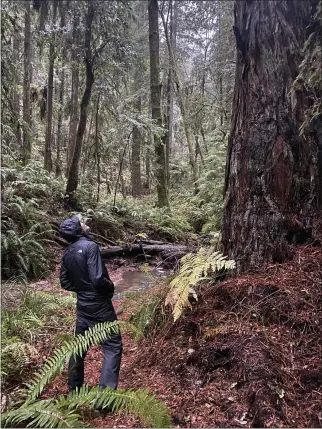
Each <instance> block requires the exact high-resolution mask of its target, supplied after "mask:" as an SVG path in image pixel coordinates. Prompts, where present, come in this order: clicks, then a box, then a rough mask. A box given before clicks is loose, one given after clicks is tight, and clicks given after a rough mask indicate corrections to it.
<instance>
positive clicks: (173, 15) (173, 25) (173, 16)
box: [165, 0, 178, 186]
mask: <svg viewBox="0 0 322 429" xmlns="http://www.w3.org/2000/svg"><path fill="white" fill-rule="evenodd" d="M169 8H170V39H171V46H172V51H173V56H174V57H175V56H176V45H177V19H178V5H177V2H176V1H174V2H173V1H172V0H170V1H169ZM173 87H174V82H173V70H172V64H171V59H170V55H169V70H168V80H167V117H166V123H167V127H166V128H167V130H168V133H167V135H166V143H165V146H166V169H167V182H168V186H169V182H170V154H171V146H172V139H173Z"/></svg>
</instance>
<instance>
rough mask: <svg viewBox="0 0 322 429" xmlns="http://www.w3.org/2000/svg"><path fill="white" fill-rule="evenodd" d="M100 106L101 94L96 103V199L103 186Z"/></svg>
mask: <svg viewBox="0 0 322 429" xmlns="http://www.w3.org/2000/svg"><path fill="white" fill-rule="evenodd" d="M99 106H100V95H99V94H98V97H97V103H96V115H95V155H96V168H97V196H96V201H97V202H98V201H99V199H100V186H101V148H100V141H99V135H98V126H99V125H98V119H99V118H98V112H99Z"/></svg>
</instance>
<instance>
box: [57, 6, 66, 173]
mask: <svg viewBox="0 0 322 429" xmlns="http://www.w3.org/2000/svg"><path fill="white" fill-rule="evenodd" d="M64 27H65V5H64V3H60V28H61V30H62V31H63V29H64ZM61 55H62V64H61V71H60V87H59V91H58V103H59V108H58V117H57V139H56V147H57V157H56V177H59V176H61V173H62V168H61V161H62V159H61V149H62V147H63V145H62V139H63V132H62V125H63V109H64V98H65V67H64V66H65V55H66V44H65V43H64V41H63V48H62V54H61Z"/></svg>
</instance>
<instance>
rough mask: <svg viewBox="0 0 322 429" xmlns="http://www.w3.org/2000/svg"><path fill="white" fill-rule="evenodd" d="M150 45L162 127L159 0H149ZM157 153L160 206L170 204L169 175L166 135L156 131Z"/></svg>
mask: <svg viewBox="0 0 322 429" xmlns="http://www.w3.org/2000/svg"><path fill="white" fill-rule="evenodd" d="M148 11H149V46H150V86H151V110H152V119H154V120H155V122H156V124H157V125H158V126H160V127H162V116H161V89H160V54H159V23H158V0H149V6H148ZM154 148H155V155H156V179H157V192H158V205H159V207H163V206H168V205H169V202H168V192H167V176H166V160H165V145H164V137H163V138H161V136H160V135H159V134H158V133H154Z"/></svg>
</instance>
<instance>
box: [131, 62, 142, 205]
mask: <svg viewBox="0 0 322 429" xmlns="http://www.w3.org/2000/svg"><path fill="white" fill-rule="evenodd" d="M140 75H141V70H140V68H139V66H137V68H136V70H135V73H134V89H135V90H136V97H135V101H134V109H135V111H136V113H137V114H140V113H141V106H142V95H141V94H140V89H141V88H140V84H141V81H140ZM141 139H142V135H141V131H140V128H139V127H138V126H136V127H134V130H133V137H132V153H131V184H132V195H133V197H139V196H140V195H141V194H142V181H141Z"/></svg>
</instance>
